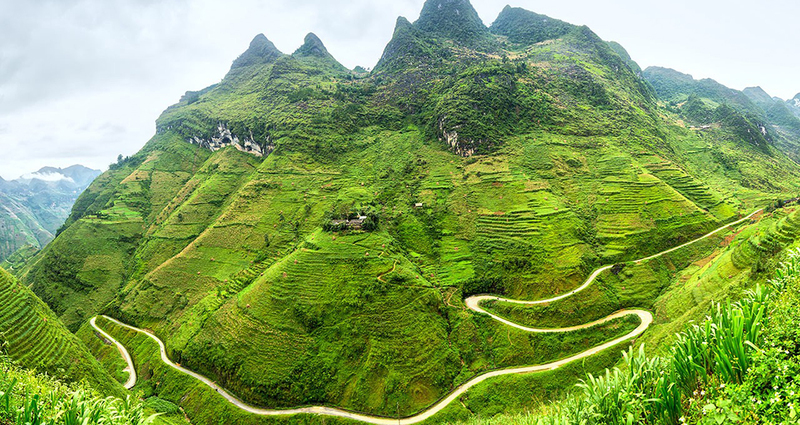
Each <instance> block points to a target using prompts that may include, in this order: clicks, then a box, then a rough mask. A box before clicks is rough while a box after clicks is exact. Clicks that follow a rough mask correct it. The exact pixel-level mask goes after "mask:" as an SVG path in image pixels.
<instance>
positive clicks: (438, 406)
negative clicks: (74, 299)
mask: <svg viewBox="0 0 800 425" xmlns="http://www.w3.org/2000/svg"><path fill="white" fill-rule="evenodd" d="M759 212H761V210H758V211H755V212H753V213H751V214H750V215H748V216H747V217H745V218H742V219H741V220H738V221H735V222H733V223H730V224H726V225H725V226H722V227H720V228H718V229H716V230H714V231H712V232H709V233H708V234H706V235H704V236H701V237H699V238H697V239H694V240H692V241H689V242H686V243H685V244H682V245H679V246H676V247H674V248H670V249H667V250H665V251H662V252H659V253H658V254H654V255H651V256H649V257H645V258H641V259H639V260H634V261H633V262H640V261H647V260H651V259H654V258H657V257H660V256H662V255H664V254H668V253H670V252H673V251H675V250H678V249H680V248H683V247H685V246H688V245H691V244H693V243H696V242H699V241H701V240H703V239H705V238H708V237H709V236H712V235H714V234H716V233H718V232H720V231H722V230H724V229H726V228H728V227H732V226H736V225H738V224H740V223H742V222H744V221H746V220H749V219H750V218H751V217H752V216H753V215H755V214H757V213H759ZM611 267H612V265H607V266H603V267H600V268H599V269H597V270H595V271H594V272H592V274H591V275H589V278H588V279H586V281H585V282H584V283H583V284H582V285H581V286H579V287H578V288H576V289H573V290H572V291H570V292H567V293H565V294H563V295H559V296H557V297H554V298H549V299H546V300H536V301H522V300H512V299H508V298H502V297H496V296H491V295H479V296H472V297H469V298H467V299H466V300H465V303H466V305H467V307H468V308H469V309H470V310H472V311H474V312H476V313H481V314H487V315H489V316H490V317H492V318H493V319H495V320H497V321H499V322H501V323H504V324H506V325H509V326H513V327H515V328H517V329H521V330H523V331H526V332H535V333H550V332H571V331H576V330H580V329H586V328H589V327H592V326H596V325H600V324H603V323H606V322H608V321H610V320H613V319H616V318H619V317H623V316H628V315H636V316H637V317H639V320H640V323H639V326H637V327H636V329H634V330H633V331H631V332H629V333H628V334H626V335H623V336H621V337H619V338H616V339H613V340H611V341H608V342H605V343H603V344H601V345H598V346H596V347H592V348H590V349H588V350H586V351H583V352H580V353H578V354H575V355H572V356H570V357H567V358H564V359H561V360H557V361H554V362H551V363H546V364H540V365H534V366H523V367H515V368H509V369H499V370H494V371H491V372H486V373H483V374H481V375H478V376H476V377H474V378H472V379H470V380H469V381H467V382H465V383H463V384H461V385H459V386H458V387H456V388H455V389H454V390H452V391H451V392H450V393H449V394H447V396H445V397H444V398H442V399H441V400H439V401H438V402H436V403H435V404H433V405H432V406H430V407H429V408H427V409H425V410H424V411H422V412H420V413H417V414H416V415H413V416H409V417H406V418H401V419H397V418H388V417H380V416H370V415H364V414H360V413H355V412H349V411H346V410H342V409H337V408H334V407H326V406H309V407H299V408H296V409H262V408H259V407H255V406H251V405H249V404H247V403H245V402H243V401H241V400H239V399H238V398H236V397H235V396H233V395H232V394H230V393H228V392H227V391H225V389H224V388H222V387H220V386H219V385H217V384H216V383H214V382H213V381H212V380H210V379H208V378H206V377H205V376H203V375H200V374H198V373H196V372H193V371H191V370H189V369H186V368H184V367H181V366H178V365H177V364H175V363H173V362H172V360H170V359H169V357H168V356H167V351H166V347H165V346H164V342H163V341H161V339H159V338H158V337H157V336H155V335H153V334H152V333H150V332H148V331H145V330H143V329H139V328H137V327H134V326H131V325H128V324H125V323H122V322H120V321H119V320H116V319H114V318H111V317H108V316H103V317H104V318H106V319H108V320H110V321H112V322H114V323H116V324H117V325H119V326H122V327H125V328H127V329H131V330H134V331H136V332H140V333H143V334H145V335H147V336H148V337H149V338H150V339H152V340H153V341H155V342H156V343H157V344H158V347H159V351H160V353H161V360H162V361H163V362H164V363H166V364H167V365H169V366H170V367H171V368H173V369H175V370H177V371H180V372H181V373H185V374H187V375H189V376H192V377H194V378H195V379H197V380H199V381H201V382H202V383H204V384H205V385H208V386H209V387H211V388H213V389H214V390H215V391H216V392H217V393H219V394H220V395H221V396H222V397H224V398H225V399H226V400H228V401H229V402H230V403H231V404H233V405H235V406H237V407H239V408H240V409H242V410H244V411H247V412H250V413H253V414H256V415H262V416H278V415H296V414H312V415H327V416H337V417H342V418H348V419H353V420H357V421H361V422H367V423H371V424H376V425H394V424H399V425H407V424H415V423H418V422H422V421H424V420H426V419H428V418H430V417H432V416H433V415H435V414H437V413H439V412H440V411H441V410H442V409H444V408H445V407H446V406H447V405H448V404H450V403H451V402H453V401H454V400H455V399H457V398H458V397H460V396H461V395H463V394H464V393H465V392H467V390H469V389H470V388H472V387H473V386H475V385H477V384H479V383H481V382H483V381H485V380H487V379H489V378H493V377H496V376H501V375H510V374H522V373H534V372H541V371H546V370H553V369H557V368H559V367H561V366H563V365H565V364H567V363H571V362H574V361H575V360H580V359H584V358H587V357H590V356H592V355H594V354H597V353H599V352H601V351H603V350H606V349H608V348H611V347H613V346H615V345H617V344H619V343H622V342H625V341H628V340H630V339H632V338H635V337H637V336H639V335H641V334H642V333H643V332H644V331H645V330H647V328H648V327H649V326H650V324H651V323H653V315H652V314H651V313H650V312H649V311H645V310H621V311H618V312H616V313H613V314H611V315H609V316H607V317H605V318H602V319H600V320H596V321H594V322H591V323H586V324H583V325H578V326H571V327H567V328H557V329H538V328H530V327H526V326H522V325H519V324H517V323H514V322H511V321H509V320H507V319H504V318H502V317H500V316H497V315H494V314H492V313H489V312H487V311H486V310H484V309H482V308H481V307H480V303H481V302H483V301H487V300H498V301H504V302H511V303H516V304H543V303H550V302H554V301H558V300H561V299H564V298H567V297H569V296H572V295H574V294H576V293H578V292H580V291H582V290H584V289H586V288H587V287H588V286H589V285H591V284H592V282H594V280H595V279H596V278H597V276H598V275H600V273H602V272H604V271H606V270H608V269H610V268H611ZM384 274H386V273H384ZM96 319H97V317H93V318H92V319H91V324H92V327H94V328H95V329H96V330H97V331H98V332H100V333H101V334H102V335H103V336H104V337H105V338H107V339H109V340H111V341H113V342H114V344H116V346H117V348H118V349H119V350H120V353H122V356H123V357H124V358H125V361H126V362H127V363H128V368H127V369H126V370H130V371H131V376H130V379H129V380H128V383H126V388H130V387H132V386H133V385H134V384H135V382H136V372H135V368H134V365H133V360H132V359H131V356H130V355H129V354H128V351H127V350H126V349H125V347H123V346H122V344H120V343H119V342H117V341H116V340H115V339H114V338H112V337H111V336H110V335H108V334H107V333H106V332H104V331H103V330H102V329H100V328H99V327H98V326H97V323H96ZM128 384H130V386H128Z"/></svg>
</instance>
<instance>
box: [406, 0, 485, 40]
mask: <svg viewBox="0 0 800 425" xmlns="http://www.w3.org/2000/svg"><path fill="white" fill-rule="evenodd" d="M400 23H401V22H400V20H398V25H399V24H400ZM414 25H415V26H416V27H417V28H419V29H421V30H423V31H428V32H432V33H436V34H439V35H443V36H445V37H448V38H451V39H453V40H455V41H458V42H462V43H472V42H474V41H476V40H478V39H480V38H481V37H483V36H485V35H486V34H488V33H489V29H488V28H486V26H485V25H483V21H481V18H480V16H478V12H477V11H475V8H474V7H472V4H471V3H470V2H469V0H428V1H426V2H425V5H424V6H423V7H422V12H421V13H420V15H419V19H418V20H417V21H416V22H415V23H414Z"/></svg>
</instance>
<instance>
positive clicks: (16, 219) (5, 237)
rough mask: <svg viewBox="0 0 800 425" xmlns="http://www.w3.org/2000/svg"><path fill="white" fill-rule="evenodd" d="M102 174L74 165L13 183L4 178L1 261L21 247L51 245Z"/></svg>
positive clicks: (46, 170) (0, 208) (0, 192)
mask: <svg viewBox="0 0 800 425" xmlns="http://www.w3.org/2000/svg"><path fill="white" fill-rule="evenodd" d="M99 174H100V171H99V170H92V169H90V168H86V167H83V166H81V165H73V166H71V167H67V168H63V169H62V168H55V167H44V168H42V169H41V170H39V171H37V172H35V173H30V174H28V175H25V176H23V177H21V178H19V179H16V180H11V181H5V180H2V179H0V262H1V261H2V260H4V259H6V258H7V257H8V256H9V255H11V254H13V253H14V252H15V251H16V250H18V249H20V248H23V247H26V246H30V247H34V248H41V247H43V246H45V245H47V243H48V242H50V241H51V240H52V239H53V237H54V235H55V234H56V232H57V230H58V229H59V227H61V225H63V224H64V221H65V220H66V218H67V216H68V215H69V212H70V209H72V205H73V204H74V203H75V200H76V199H77V198H78V195H80V193H81V192H83V191H84V190H85V189H86V188H87V187H88V186H89V183H91V182H92V180H94V178H95V177H97V176H98V175H99Z"/></svg>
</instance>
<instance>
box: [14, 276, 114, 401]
mask: <svg viewBox="0 0 800 425" xmlns="http://www.w3.org/2000/svg"><path fill="white" fill-rule="evenodd" d="M0 351H2V352H3V353H5V354H7V355H8V356H9V357H10V358H11V359H12V360H13V361H14V362H15V363H17V364H18V365H20V366H24V367H26V368H29V369H36V370H38V371H40V372H46V373H48V374H50V375H51V376H55V377H57V378H60V379H64V380H66V381H72V382H81V381H84V382H85V383H87V384H89V385H91V386H92V387H93V388H95V389H97V390H99V391H102V392H103V393H104V394H106V395H116V396H121V395H122V394H123V391H124V390H123V388H122V385H120V384H119V383H118V382H117V381H115V380H114V379H113V378H112V377H111V376H110V375H109V374H108V372H106V370H105V369H103V368H102V367H101V366H100V364H99V363H98V362H97V360H95V359H94V357H92V354H90V353H89V351H88V350H87V349H86V347H85V346H84V345H83V343H82V342H81V341H80V340H79V339H78V338H77V337H75V335H73V334H72V333H70V332H69V331H68V330H67V329H66V328H65V327H64V326H63V325H62V324H61V321H60V320H59V319H58V317H57V316H56V315H55V314H53V312H51V311H50V309H49V308H48V307H47V305H45V304H44V303H43V302H41V301H40V300H39V299H38V298H37V297H36V295H34V294H33V293H32V292H31V291H30V290H29V289H28V288H26V287H24V286H22V285H20V284H19V283H18V282H17V281H16V279H14V278H13V277H12V276H11V275H10V274H8V273H7V272H6V271H5V270H3V269H0Z"/></svg>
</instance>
